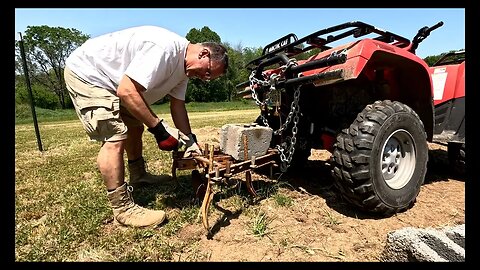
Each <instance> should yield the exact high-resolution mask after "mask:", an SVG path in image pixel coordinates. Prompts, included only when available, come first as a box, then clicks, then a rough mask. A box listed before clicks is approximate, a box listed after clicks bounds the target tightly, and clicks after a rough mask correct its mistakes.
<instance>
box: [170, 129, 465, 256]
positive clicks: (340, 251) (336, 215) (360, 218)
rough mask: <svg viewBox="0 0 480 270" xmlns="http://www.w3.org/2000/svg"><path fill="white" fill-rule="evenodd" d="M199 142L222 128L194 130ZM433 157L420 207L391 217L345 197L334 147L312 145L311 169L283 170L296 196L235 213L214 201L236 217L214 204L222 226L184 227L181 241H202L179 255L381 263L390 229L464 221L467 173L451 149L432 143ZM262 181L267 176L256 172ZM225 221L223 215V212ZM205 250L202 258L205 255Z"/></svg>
mask: <svg viewBox="0 0 480 270" xmlns="http://www.w3.org/2000/svg"><path fill="white" fill-rule="evenodd" d="M194 131H195V132H196V134H197V137H198V138H200V139H201V141H200V143H210V144H218V138H219V129H216V128H208V127H207V128H202V129H198V130H194ZM429 147H430V161H429V167H428V172H427V177H426V179H425V183H424V185H423V186H422V187H421V191H420V194H419V195H418V197H417V202H416V203H415V205H414V206H413V207H412V208H411V209H409V210H407V211H405V212H403V213H398V214H396V215H394V216H392V217H388V218H385V217H378V216H375V215H371V214H367V213H363V212H361V211H358V210H357V209H356V208H354V207H353V206H352V205H350V204H348V203H347V202H346V201H344V200H343V199H342V198H341V196H340V194H339V191H338V190H336V189H335V188H334V186H333V179H332V178H331V176H330V172H329V170H330V169H329V164H328V159H329V156H330V155H329V153H328V152H326V151H319V150H313V151H312V155H311V157H310V158H309V161H308V164H307V166H306V169H305V170H304V171H302V172H301V173H300V174H297V175H283V176H282V177H281V179H280V180H281V181H284V182H285V183H288V184H286V185H284V186H283V187H282V188H280V189H279V190H278V193H279V194H282V195H283V196H285V197H288V198H291V199H292V203H291V204H290V205H289V206H279V205H278V203H276V202H275V200H274V198H272V197H268V198H265V199H262V200H259V201H257V202H255V203H253V204H252V205H251V206H250V207H248V206H247V209H246V210H244V211H243V212H240V213H237V212H235V207H232V206H231V205H229V204H228V199H220V200H217V201H214V205H213V206H212V207H211V208H215V205H217V206H219V207H221V209H228V211H229V212H228V213H230V215H223V216H222V215H219V214H218V213H219V212H218V210H212V212H213V213H212V216H211V217H210V218H209V219H210V223H211V224H212V225H215V224H217V225H218V226H217V229H216V230H215V231H214V232H213V234H212V235H210V236H209V235H207V233H206V232H205V230H204V229H203V227H202V225H201V223H198V224H194V225H189V226H187V227H184V228H183V229H182V230H181V231H180V232H179V233H178V234H177V237H178V239H177V240H178V241H188V242H191V241H192V238H193V239H195V240H196V241H197V242H198V245H196V247H197V248H196V249H195V250H185V251H184V252H183V254H178V256H177V257H178V258H179V259H180V258H181V259H180V260H182V259H185V258H189V257H190V259H191V256H196V257H197V258H196V259H195V260H201V261H249V262H257V261H289V262H294V261H317V262H320V261H380V260H381V253H382V251H383V249H384V247H385V244H386V237H387V233H388V232H390V231H393V230H397V229H400V228H404V227H415V228H438V227H444V226H454V225H459V224H464V223H465V179H464V176H455V175H453V174H451V173H450V171H449V170H448V168H447V167H448V166H447V153H446V148H445V147H444V146H441V145H436V144H430V145H429ZM254 178H256V179H262V178H265V176H263V175H255V177H254ZM259 212H262V213H265V214H266V217H267V218H268V229H267V231H266V234H264V235H263V236H256V235H254V234H253V233H252V229H251V228H252V220H253V219H254V217H255V215H256V214H258V213H259ZM220 216H222V218H219V219H221V220H216V218H218V217H220ZM200 254H202V256H201V258H199V255H200Z"/></svg>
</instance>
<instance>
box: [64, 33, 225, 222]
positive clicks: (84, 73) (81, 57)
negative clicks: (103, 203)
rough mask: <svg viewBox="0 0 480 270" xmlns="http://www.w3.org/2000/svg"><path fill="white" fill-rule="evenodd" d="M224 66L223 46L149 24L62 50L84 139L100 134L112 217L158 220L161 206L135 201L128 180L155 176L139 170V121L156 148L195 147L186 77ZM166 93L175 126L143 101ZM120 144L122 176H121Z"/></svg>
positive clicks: (207, 76) (207, 75) (205, 75)
mask: <svg viewBox="0 0 480 270" xmlns="http://www.w3.org/2000/svg"><path fill="white" fill-rule="evenodd" d="M227 67H228V55H227V51H226V49H225V47H224V46H222V45H220V44H217V43H213V42H206V43H197V44H193V43H190V42H189V41H188V40H187V39H185V38H184V37H181V36H179V35H177V34H175V33H173V32H170V31H168V30H166V29H163V28H160V27H156V26H140V27H133V28H129V29H125V30H121V31H117V32H113V33H109V34H105V35H102V36H99V37H96V38H92V39H90V40H87V41H86V42H85V43H84V44H83V45H82V46H80V47H78V48H77V49H76V50H75V51H74V52H73V53H72V54H71V55H70V56H69V57H68V58H67V60H66V63H65V71H64V77H65V83H66V86H67V89H68V91H69V94H70V97H71V98H72V101H73V104H74V107H75V110H76V112H77V115H78V117H79V119H80V121H81V122H82V124H83V127H84V129H85V131H86V132H87V134H88V136H89V137H90V139H92V140H97V141H101V142H102V146H101V148H100V151H99V153H98V157H97V165H98V169H99V171H100V173H101V175H102V179H103V182H104V184H105V187H106V189H107V197H108V199H109V201H110V204H111V206H112V209H113V214H114V219H115V221H116V222H118V223H120V224H122V225H126V226H133V227H155V226H158V225H160V224H161V223H162V222H163V221H164V220H165V212H164V211H161V210H152V209H146V208H144V207H141V206H139V205H137V204H136V203H135V202H134V201H133V198H132V195H131V192H132V186H134V185H137V184H141V183H150V184H152V183H155V182H158V181H159V179H160V177H155V176H153V175H151V174H149V173H147V172H146V171H145V160H144V159H143V156H142V134H143V131H144V125H145V126H147V128H148V131H149V132H151V133H152V134H153V135H154V136H155V139H156V141H157V144H158V147H159V148H160V149H161V150H166V151H171V150H174V149H178V147H180V146H182V145H183V144H186V151H185V155H191V154H192V153H198V154H201V150H200V148H199V146H198V145H197V142H196V137H195V135H194V134H193V133H192V131H191V128H190V123H189V119H188V114H187V111H186V109H185V92H186V89H187V82H188V78H191V77H196V78H199V79H201V80H204V81H208V80H213V79H216V78H218V77H219V76H221V75H223V74H225V72H226V70H227ZM166 95H169V98H170V111H171V114H172V119H173V122H174V124H175V127H176V128H173V127H170V126H168V124H167V123H166V122H165V121H164V120H163V119H159V118H158V117H157V115H155V114H154V113H153V112H152V110H151V109H150V105H151V104H153V103H154V102H156V101H158V100H160V99H161V98H163V97H165V96H166ZM124 151H126V153H127V158H128V169H129V173H130V179H129V184H127V183H125V180H124V176H125V164H124V158H123V153H124Z"/></svg>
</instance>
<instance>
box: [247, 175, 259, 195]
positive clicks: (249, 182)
mask: <svg viewBox="0 0 480 270" xmlns="http://www.w3.org/2000/svg"><path fill="white" fill-rule="evenodd" d="M245 184H246V186H247V190H248V192H250V194H252V195H253V196H254V197H257V196H258V194H257V192H255V189H254V188H253V185H252V173H251V172H250V171H246V172H245Z"/></svg>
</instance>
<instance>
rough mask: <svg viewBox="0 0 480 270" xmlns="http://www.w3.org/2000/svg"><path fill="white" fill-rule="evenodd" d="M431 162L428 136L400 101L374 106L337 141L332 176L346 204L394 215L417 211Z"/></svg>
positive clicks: (379, 102)
mask: <svg viewBox="0 0 480 270" xmlns="http://www.w3.org/2000/svg"><path fill="white" fill-rule="evenodd" d="M427 161H428V145H427V138H426V133H425V129H424V126H423V123H422V121H421V120H420V118H419V117H418V115H417V114H416V113H415V111H413V110H412V109H411V108H410V107H408V106H407V105H405V104H402V103H400V102H396V101H394V102H392V101H390V100H384V101H376V102H375V103H374V104H370V105H367V106H366V107H365V109H364V110H363V111H362V112H360V113H359V114H358V115H357V118H356V119H355V121H354V122H353V123H352V124H351V125H350V127H349V128H348V129H344V130H342V132H341V133H340V134H339V135H338V136H337V140H336V143H335V145H334V151H333V164H332V165H333V169H332V175H333V177H334V179H335V186H336V187H337V188H338V189H339V190H340V192H341V195H342V196H343V197H344V198H345V199H346V200H347V201H349V202H350V203H353V204H354V205H356V206H358V207H359V208H360V209H362V210H364V211H367V212H372V213H377V214H382V215H385V216H390V215H392V214H394V213H397V212H402V211H405V210H407V209H409V208H410V207H412V206H413V204H414V203H415V200H416V197H417V195H418V193H419V192H420V187H421V185H422V184H423V181H424V178H425V174H426V171H427Z"/></svg>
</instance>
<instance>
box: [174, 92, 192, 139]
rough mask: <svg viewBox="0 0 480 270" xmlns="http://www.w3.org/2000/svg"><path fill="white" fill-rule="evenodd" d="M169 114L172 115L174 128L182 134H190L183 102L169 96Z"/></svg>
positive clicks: (190, 130)
mask: <svg viewBox="0 0 480 270" xmlns="http://www.w3.org/2000/svg"><path fill="white" fill-rule="evenodd" d="M170 113H171V114H172V119H173V123H174V124H175V127H177V128H178V129H179V130H180V131H181V132H183V134H190V133H192V129H191V128H190V120H189V119H188V114H187V109H186V108H185V101H184V100H180V99H176V98H174V97H172V96H170Z"/></svg>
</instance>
